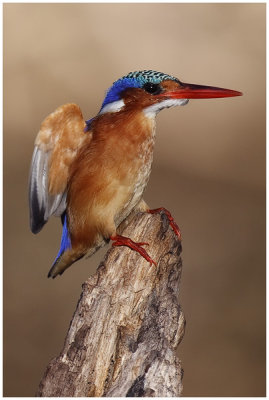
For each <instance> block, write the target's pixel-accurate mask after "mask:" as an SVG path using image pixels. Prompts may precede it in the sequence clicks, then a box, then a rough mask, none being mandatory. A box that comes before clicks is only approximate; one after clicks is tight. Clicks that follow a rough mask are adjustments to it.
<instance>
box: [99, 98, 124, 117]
mask: <svg viewBox="0 0 269 400" xmlns="http://www.w3.org/2000/svg"><path fill="white" fill-rule="evenodd" d="M124 106H125V103H124V101H123V100H117V101H113V102H112V103H108V104H106V105H105V106H104V107H103V108H102V110H101V111H100V112H99V115H101V114H105V113H109V112H117V111H120V110H121V109H122V108H123V107H124Z"/></svg>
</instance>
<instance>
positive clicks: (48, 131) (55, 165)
mask: <svg viewBox="0 0 269 400" xmlns="http://www.w3.org/2000/svg"><path fill="white" fill-rule="evenodd" d="M84 127H85V123H84V120H83V117H82V114H81V111H80V108H79V107H78V106H77V105H76V104H65V105H63V106H61V107H59V108H57V109H56V111H54V112H53V113H52V114H50V115H49V116H48V117H47V118H46V119H45V120H44V121H43V123H42V125H41V128H40V131H39V133H38V135H37V138H36V141H35V148H34V152H33V157H32V164H31V170H30V179H29V206H30V226H31V230H32V232H33V233H38V232H39V231H40V230H41V229H42V227H43V226H44V224H45V223H46V222H47V221H48V219H49V217H50V216H52V215H55V216H60V215H61V214H62V213H63V212H64V211H65V208H66V186H67V180H68V172H69V167H70V165H71V163H72V161H73V160H74V158H75V156H76V154H77V151H78V149H79V147H80V146H81V144H82V143H83V141H84V139H85V137H86V136H88V137H89V135H90V133H88V134H85V133H84V131H83V130H84Z"/></svg>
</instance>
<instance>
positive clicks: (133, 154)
mask: <svg viewBox="0 0 269 400" xmlns="http://www.w3.org/2000/svg"><path fill="white" fill-rule="evenodd" d="M122 140H123V141H124V142H125V143H123V145H122V148H121V149H119V150H120V152H121V155H120V158H121V160H122V162H121V163H119V165H118V168H119V171H118V172H119V173H118V176H119V177H120V179H119V192H121V191H122V192H125V193H126V197H125V198H124V199H123V202H122V204H121V205H120V207H119V210H118V211H117V213H116V215H115V221H116V223H117V224H118V223H120V222H121V221H122V220H123V219H124V218H126V217H127V215H129V213H130V212H131V211H132V209H133V208H134V207H135V206H136V205H137V203H138V202H139V201H140V200H141V198H142V195H143V192H144V190H145V187H146V185H147V183H148V180H149V176H150V172H151V165H152V161H153V148H154V142H155V120H148V119H142V121H139V120H138V121H137V123H136V124H130V125H129V127H128V128H127V132H126V136H125V137H124V138H122ZM116 196H117V195H116Z"/></svg>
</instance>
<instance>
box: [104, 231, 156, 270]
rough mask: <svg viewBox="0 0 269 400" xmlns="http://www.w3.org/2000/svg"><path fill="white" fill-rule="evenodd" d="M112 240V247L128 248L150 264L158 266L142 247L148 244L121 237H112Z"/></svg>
mask: <svg viewBox="0 0 269 400" xmlns="http://www.w3.org/2000/svg"><path fill="white" fill-rule="evenodd" d="M110 239H111V240H112V241H113V243H112V246H127V247H130V249H132V250H135V251H137V252H138V253H139V254H140V255H141V256H142V257H144V258H145V259H146V260H147V261H148V262H149V263H150V264H154V265H157V264H156V262H155V261H153V260H152V258H151V257H150V256H149V255H148V253H147V252H146V250H145V249H144V248H143V247H142V246H145V245H148V243H144V242H138V243H137V242H133V241H132V240H131V239H130V238H128V237H126V236H121V235H117V234H116V235H114V236H110Z"/></svg>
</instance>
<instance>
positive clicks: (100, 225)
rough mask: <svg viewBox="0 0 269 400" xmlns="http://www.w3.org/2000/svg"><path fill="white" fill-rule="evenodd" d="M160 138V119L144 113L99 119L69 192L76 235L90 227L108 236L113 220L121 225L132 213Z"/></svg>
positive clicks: (69, 213) (88, 229)
mask: <svg viewBox="0 0 269 400" xmlns="http://www.w3.org/2000/svg"><path fill="white" fill-rule="evenodd" d="M154 140H155V120H154V119H150V118H146V117H145V116H144V115H143V113H137V114H136V115H131V116H128V118H127V120H126V118H122V120H121V121H113V119H112V120H111V119H109V118H107V121H106V120H105V121H104V124H101V121H100V123H99V125H98V124H96V126H95V127H94V130H93V138H92V141H90V142H89V143H88V144H87V143H85V144H84V147H83V148H82V149H81V151H80V153H79V155H78V157H77V159H76V161H75V162H74V165H73V167H72V174H71V178H70V184H69V191H68V197H67V202H68V216H69V225H70V227H71V230H72V232H71V233H72V238H74V237H75V236H78V237H79V240H82V239H81V235H80V236H79V235H77V233H76V232H77V231H78V230H79V232H82V230H84V231H85V232H84V233H85V234H84V233H83V235H84V236H85V238H86V237H90V236H91V234H90V232H89V231H90V230H91V231H93V232H95V231H96V232H97V231H98V232H102V234H103V236H105V237H106V236H108V233H107V232H106V227H111V223H112V221H114V224H115V226H116V227H117V226H118V225H119V224H120V223H121V222H122V221H123V220H124V219H125V218H126V217H127V216H128V215H129V214H130V212H131V211H132V210H133V208H134V207H135V206H136V205H137V204H138V202H139V201H140V200H141V198H142V195H143V191H144V189H145V187H146V184H147V182H148V180H149V175H150V171H151V164H152V160H153V147H154ZM82 227H84V228H83V229H82ZM78 228H79V229H78ZM109 229H110V228H109ZM75 231H76V232H75ZM74 232H75V233H74ZM109 232H110V231H109ZM94 234H95V233H93V235H94ZM110 234H111V233H110ZM84 236H83V237H84ZM73 241H74V240H73Z"/></svg>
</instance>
